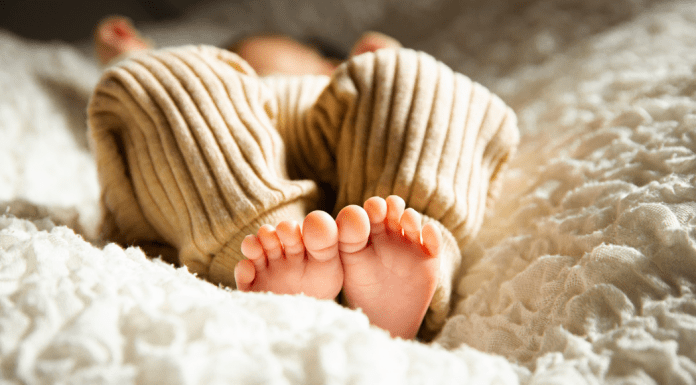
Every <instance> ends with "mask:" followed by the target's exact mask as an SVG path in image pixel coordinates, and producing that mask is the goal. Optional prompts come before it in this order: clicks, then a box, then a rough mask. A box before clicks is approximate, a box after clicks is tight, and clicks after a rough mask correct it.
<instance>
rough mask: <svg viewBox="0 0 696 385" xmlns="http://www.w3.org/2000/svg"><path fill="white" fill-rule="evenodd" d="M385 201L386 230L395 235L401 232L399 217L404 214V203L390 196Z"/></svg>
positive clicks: (394, 196) (398, 198) (396, 197)
mask: <svg viewBox="0 0 696 385" xmlns="http://www.w3.org/2000/svg"><path fill="white" fill-rule="evenodd" d="M386 201H387V228H388V229H389V231H393V232H395V233H400V232H401V216H402V215H403V214H404V209H405V208H406V202H404V200H403V199H402V198H401V197H399V196H397V195H390V196H388V197H387V199H386Z"/></svg>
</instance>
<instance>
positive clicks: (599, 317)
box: [0, 0, 696, 384]
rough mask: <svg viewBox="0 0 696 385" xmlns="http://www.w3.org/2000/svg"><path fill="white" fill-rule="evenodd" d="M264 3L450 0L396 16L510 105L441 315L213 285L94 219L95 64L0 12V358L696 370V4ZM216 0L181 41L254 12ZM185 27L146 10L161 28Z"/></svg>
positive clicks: (264, 374)
mask: <svg viewBox="0 0 696 385" xmlns="http://www.w3.org/2000/svg"><path fill="white" fill-rule="evenodd" d="M262 3H263V4H266V3H269V4H270V5H275V7H274V8H273V9H274V10H275V11H276V12H279V13H278V15H283V16H284V17H286V18H288V20H291V22H287V23H285V24H283V23H281V22H280V21H279V20H280V18H281V17H280V16H275V15H276V14H275V13H273V15H272V16H271V17H270V18H269V19H267V20H265V21H264V22H265V23H271V24H272V23H277V26H278V29H280V30H285V31H286V32H292V33H298V34H303V33H308V31H309V32H311V33H315V34H326V35H327V36H331V37H335V38H334V40H335V41H336V42H337V43H339V44H342V43H344V41H346V42H347V41H350V40H351V39H352V38H353V37H354V36H351V34H352V32H351V31H355V30H359V29H362V28H369V27H371V26H374V22H375V21H378V20H379V18H380V17H386V15H387V14H389V13H390V10H392V9H396V11H394V12H396V13H397V14H398V15H400V17H401V18H400V20H402V22H404V23H408V22H409V20H410V21H411V22H412V21H413V20H416V19H417V16H418V15H421V16H422V15H435V14H441V12H442V11H443V10H450V11H452V12H449V13H448V15H449V14H452V16H451V17H449V18H448V19H447V20H444V21H442V20H441V21H440V24H439V26H436V25H431V26H429V27H428V26H427V25H425V24H416V25H415V26H414V28H413V31H412V32H413V33H412V35H404V38H403V40H404V41H405V43H406V44H407V45H410V46H414V47H415V48H420V49H425V50H427V51H429V52H430V53H432V54H433V55H435V56H436V57H439V58H442V59H443V60H444V61H445V62H446V63H447V64H449V65H450V66H452V67H453V68H455V69H456V70H459V71H462V72H466V74H467V75H469V76H471V77H472V78H473V79H474V80H477V81H480V82H482V83H483V84H484V85H486V86H488V87H489V88H490V89H491V90H493V91H494V92H496V93H498V95H500V96H501V97H502V98H503V99H504V100H505V101H506V102H507V103H508V104H509V105H510V106H511V107H512V108H513V109H515V111H516V112H517V114H518V117H519V121H520V130H521V132H522V139H521V142H520V148H519V150H518V154H517V156H516V157H515V158H514V159H513V160H512V161H511V164H510V167H509V169H508V170H507V171H506V173H505V175H504V177H503V180H502V190H501V191H503V194H501V197H500V198H499V199H498V201H497V202H496V205H495V206H494V208H493V209H492V210H490V211H489V212H488V213H487V216H486V219H485V221H484V224H483V226H482V229H481V232H480V233H479V235H478V237H477V238H476V239H475V241H474V242H473V243H472V244H471V245H470V247H469V250H468V251H467V253H466V255H465V256H464V260H463V264H464V269H463V270H462V272H461V275H460V276H459V277H458V279H457V281H456V282H455V297H456V304H455V311H454V313H453V314H452V315H451V316H450V318H449V321H448V322H447V324H446V325H445V328H444V330H443V331H442V333H441V335H440V336H439V337H438V338H437V339H436V341H435V342H434V343H432V344H430V345H424V344H420V343H417V342H411V341H401V340H393V339H390V338H389V337H388V336H387V334H386V333H385V332H383V331H381V330H378V329H375V328H371V327H370V326H369V323H368V321H367V318H366V317H365V316H364V315H362V314H360V313H358V312H354V311H349V310H346V309H343V308H341V307H340V306H338V305H336V304H334V303H331V302H323V301H317V300H314V299H311V298H306V297H289V296H275V295H269V294H249V293H238V292H233V291H228V290H223V289H219V288H217V287H215V286H213V285H211V284H209V283H206V282H204V281H202V280H199V279H197V278H195V277H194V276H192V275H191V274H189V273H188V272H187V271H185V270H183V269H179V270H176V269H174V268H172V267H170V266H168V265H166V264H164V263H162V262H159V261H156V260H155V261H152V260H149V259H146V258H145V256H144V255H143V254H142V253H141V252H140V251H139V250H138V249H133V248H131V249H127V250H123V249H121V248H119V247H117V246H115V245H103V244H100V243H98V242H96V241H92V242H87V241H85V239H92V237H93V236H94V229H95V218H96V217H97V212H98V210H97V200H98V194H99V193H98V188H97V182H96V175H95V172H94V164H93V161H92V160H91V159H92V158H91V156H90V155H89V150H88V148H87V145H86V141H85V138H84V130H85V125H84V106H86V97H87V95H88V94H89V92H90V89H91V87H92V86H93V85H94V83H95V82H96V80H97V78H98V76H99V70H98V69H97V67H96V66H95V65H94V64H93V63H92V62H91V61H90V60H89V59H88V58H87V57H85V56H84V55H83V54H82V53H80V51H79V50H77V49H76V48H74V47H69V46H66V45H62V44H57V43H56V44H38V43H32V42H26V41H21V40H19V39H18V38H16V37H14V36H11V35H9V34H7V33H0V89H1V90H3V92H2V93H1V94H0V117H1V118H0V201H2V202H4V203H3V206H7V207H9V209H8V211H9V212H8V213H7V214H6V215H5V216H3V217H0V379H3V380H4V381H5V382H6V383H32V384H33V383H38V384H40V383H56V382H62V383H118V384H124V383H143V384H147V383H168V384H169V383H182V384H183V383H185V384H189V383H249V384H251V383H278V384H285V383H293V384H306V383H316V384H324V383H334V384H343V383H365V384H368V383H369V384H374V383H476V384H493V383H524V384H549V383H563V384H566V383H588V384H594V383H646V384H651V383H654V384H692V383H696V297H695V295H694V291H695V290H696V187H695V184H696V101H695V98H696V94H695V92H696V75H695V73H694V71H695V70H694V69H695V68H696V49H695V48H696V5H695V4H693V3H689V2H686V3H680V2H662V3H653V2H649V1H614V2H609V1H606V2H604V1H583V2H580V1H577V2H574V1H561V0H557V1H532V2H528V3H526V4H525V5H520V4H517V5H515V6H513V5H511V4H515V3H516V2H508V3H505V4H503V3H500V4H498V3H495V4H492V5H491V4H490V3H489V2H483V1H481V2H469V3H467V6H459V8H457V9H454V10H453V9H452V8H451V7H455V6H453V5H451V4H450V3H449V2H447V1H444V0H443V1H437V0H433V1H429V2H421V3H419V4H421V5H419V6H418V5H415V3H414V4H411V2H403V3H404V4H405V5H403V6H402V7H403V9H402V8H399V6H397V5H396V2H394V3H392V2H388V1H384V2H372V3H370V4H371V5H369V6H368V5H365V6H364V7H362V6H360V7H351V8H350V10H347V11H346V14H345V16H344V19H342V20H343V22H342V23H341V22H338V21H337V19H336V18H339V16H336V15H333V16H332V15H329V16H325V17H313V16H312V13H311V12H309V13H307V12H305V13H302V11H303V10H305V11H306V10H307V9H311V4H313V2H312V1H309V0H307V1H298V2H297V4H296V5H295V6H294V7H292V8H289V7H287V5H285V6H284V4H285V3H282V2H278V3H274V2H272V1H270V0H269V1H264V2H262ZM271 3H273V4H271ZM426 3H427V6H426V5H425V4H426ZM452 3H457V2H452ZM484 3H486V4H487V5H485V6H484ZM322 4H323V3H322ZM408 7H410V8H408ZM414 7H415V8H414ZM418 7H421V8H418ZM515 7H518V8H519V9H515ZM455 8H456V7H455ZM220 9H221V8H220ZM220 9H214V8H209V9H202V10H200V13H199V14H197V15H196V17H195V18H192V19H195V20H196V23H195V24H196V26H197V28H198V29H199V30H200V29H201V28H204V24H205V22H206V21H207V22H209V23H210V25H211V27H209V28H208V29H207V30H206V29H203V32H199V35H197V36H198V37H197V39H198V40H197V41H188V42H187V43H191V42H193V43H196V42H201V43H215V41H212V40H213V39H214V38H213V37H212V36H213V35H215V34H216V33H217V32H219V31H220V24H221V23H225V22H229V20H232V19H234V18H236V17H243V16H244V15H245V14H244V13H243V12H242V13H225V12H221V11H220ZM406 9H408V10H406ZM246 12H248V13H251V14H254V12H255V10H254V9H246ZM259 12H260V11H259ZM317 12H318V11H317ZM320 14H321V13H320ZM206 15H207V16H206ZM226 15H228V16H229V18H227V17H228V16H226ZM240 15H241V16H240ZM314 16H316V15H314ZM206 17H208V18H207V19H206ZM248 20H251V19H248ZM371 23H372V24H371ZM495 23H497V24H496V25H499V27H497V28H492V27H491V24H495ZM331 26H332V27H334V28H335V27H336V26H347V27H346V28H344V30H345V31H347V32H346V33H345V36H343V35H341V37H336V36H337V35H335V33H336V32H334V35H331V34H330V33H329V32H328V29H329V27H331ZM348 27H350V28H348ZM176 28H177V27H175V26H172V25H159V26H154V27H152V29H151V32H152V35H153V36H154V37H155V38H156V40H157V39H159V44H164V43H166V39H165V38H164V36H165V31H169V32H170V33H171V31H175V30H176ZM180 28H187V26H186V25H184V26H183V27H180ZM244 28H247V29H248V30H251V29H252V27H251V26H249V25H247V26H246V27H244ZM244 28H242V29H243V30H244ZM205 31H207V32H209V33H210V34H209V35H205ZM387 32H389V31H387ZM204 35H205V36H204ZM184 36H186V35H184ZM190 36H193V35H190ZM194 40H195V39H194ZM174 43H177V42H176V41H175V42H174ZM345 44H348V43H345ZM5 90H7V91H5ZM45 217H48V218H50V219H51V220H52V221H53V222H54V223H57V224H64V225H67V226H68V227H64V226H54V225H53V223H51V222H50V221H49V220H46V219H42V218H45ZM75 231H77V232H79V233H80V234H82V235H76V234H75Z"/></svg>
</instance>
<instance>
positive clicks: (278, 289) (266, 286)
mask: <svg viewBox="0 0 696 385" xmlns="http://www.w3.org/2000/svg"><path fill="white" fill-rule="evenodd" d="M242 254H244V256H245V257H247V258H248V259H247V260H243V261H241V262H239V263H238V264H237V266H236V268H235V270H234V277H235V280H236V281H237V288H238V289H239V290H242V291H270V292H273V293H276V294H299V293H304V294H306V295H308V296H312V297H316V298H320V299H333V298H336V296H337V295H338V293H339V292H340V291H341V285H342V284H343V267H342V266H341V260H340V259H339V257H338V230H337V227H336V222H335V221H334V220H333V218H331V216H330V215H329V214H327V213H325V212H323V211H314V212H312V213H310V214H309V215H307V217H306V218H305V220H304V223H303V226H302V230H300V225H299V224H298V223H297V222H288V221H283V222H280V223H279V224H278V226H277V227H276V228H275V229H274V228H273V227H272V226H270V225H264V226H261V228H260V229H259V231H258V232H257V235H248V236H247V237H246V238H245V239H244V241H243V242H242Z"/></svg>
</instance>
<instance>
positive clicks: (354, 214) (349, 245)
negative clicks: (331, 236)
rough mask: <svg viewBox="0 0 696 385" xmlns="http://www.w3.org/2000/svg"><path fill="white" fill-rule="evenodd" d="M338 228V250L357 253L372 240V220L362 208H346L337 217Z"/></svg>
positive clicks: (354, 206)
mask: <svg viewBox="0 0 696 385" xmlns="http://www.w3.org/2000/svg"><path fill="white" fill-rule="evenodd" d="M336 226H337V227H338V250H339V251H342V252H346V253H355V252H356V251H359V250H362V249H364V248H365V245H367V241H368V240H369V238H370V218H369V217H368V215H367V213H366V212H365V210H363V208H362V207H360V206H356V205H350V206H347V207H344V208H343V209H342V210H341V212H339V213H338V217H336Z"/></svg>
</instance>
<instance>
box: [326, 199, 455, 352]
mask: <svg viewBox="0 0 696 385" xmlns="http://www.w3.org/2000/svg"><path fill="white" fill-rule="evenodd" d="M404 207H405V203H404V200H403V199H401V198H399V197H397V196H390V197H389V198H387V199H386V201H385V200H384V199H382V198H378V197H372V198H370V199H368V200H367V201H366V202H365V204H364V209H362V208H360V207H359V206H355V205H352V206H348V207H346V208H344V209H343V210H341V212H340V213H339V214H338V217H337V219H336V224H337V225H338V241H339V242H338V245H339V246H338V247H339V252H340V255H341V261H342V263H343V274H344V278H343V293H344V295H345V298H346V300H347V303H348V306H349V307H351V308H353V309H355V308H361V309H362V311H363V312H364V313H365V314H366V315H367V317H368V318H369V319H370V322H372V323H373V324H374V325H376V326H379V327H381V328H383V329H386V330H388V331H389V332H390V333H391V335H392V336H394V337H401V338H404V339H411V338H413V337H415V336H416V333H417V332H418V329H419V327H420V325H421V322H422V321H423V317H424V316H425V312H426V310H427V309H428V305H430V301H431V300H432V298H433V294H434V293H435V288H436V286H437V277H438V272H439V265H440V249H441V244H442V235H441V233H440V230H438V228H437V227H435V226H434V225H433V224H426V225H425V226H422V227H421V215H420V214H418V213H417V212H416V211H415V210H413V209H407V210H404Z"/></svg>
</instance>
